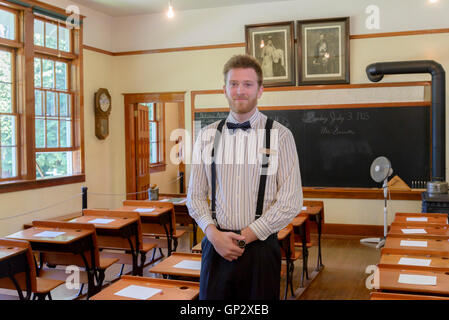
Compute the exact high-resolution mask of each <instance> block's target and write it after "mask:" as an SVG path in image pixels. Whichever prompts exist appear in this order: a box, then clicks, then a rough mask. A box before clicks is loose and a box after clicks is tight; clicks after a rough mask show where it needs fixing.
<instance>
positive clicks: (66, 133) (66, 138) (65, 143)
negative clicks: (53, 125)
mask: <svg viewBox="0 0 449 320" xmlns="http://www.w3.org/2000/svg"><path fill="white" fill-rule="evenodd" d="M59 125H60V126H61V129H60V130H61V132H60V137H59V141H60V147H61V148H65V147H71V146H72V137H71V136H72V135H71V131H72V130H71V129H72V128H71V125H72V122H71V121H64V120H63V121H60V122H59Z"/></svg>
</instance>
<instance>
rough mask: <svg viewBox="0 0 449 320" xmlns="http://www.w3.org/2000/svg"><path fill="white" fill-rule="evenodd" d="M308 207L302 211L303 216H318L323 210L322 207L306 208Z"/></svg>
mask: <svg viewBox="0 0 449 320" xmlns="http://www.w3.org/2000/svg"><path fill="white" fill-rule="evenodd" d="M304 207H306V209H305V210H302V209H301V214H308V215H317V214H318V213H320V211H321V210H323V207H322V206H304Z"/></svg>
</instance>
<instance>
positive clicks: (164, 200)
mask: <svg viewBox="0 0 449 320" xmlns="http://www.w3.org/2000/svg"><path fill="white" fill-rule="evenodd" d="M159 201H160V202H167V201H170V199H162V200H159Z"/></svg>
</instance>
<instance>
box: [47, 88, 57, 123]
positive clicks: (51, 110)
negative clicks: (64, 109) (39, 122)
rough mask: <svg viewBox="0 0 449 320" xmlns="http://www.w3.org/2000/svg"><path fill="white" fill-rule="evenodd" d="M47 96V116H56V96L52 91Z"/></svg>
mask: <svg viewBox="0 0 449 320" xmlns="http://www.w3.org/2000/svg"><path fill="white" fill-rule="evenodd" d="M46 95H47V104H46V107H47V109H46V115H47V116H50V117H51V116H53V117H55V116H56V101H55V100H56V94H55V93H54V92H51V91H47V92H46Z"/></svg>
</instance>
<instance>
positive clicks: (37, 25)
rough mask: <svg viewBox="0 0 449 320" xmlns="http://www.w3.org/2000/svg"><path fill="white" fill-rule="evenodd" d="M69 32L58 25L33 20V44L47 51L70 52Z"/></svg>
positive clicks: (51, 22)
mask: <svg viewBox="0 0 449 320" xmlns="http://www.w3.org/2000/svg"><path fill="white" fill-rule="evenodd" d="M70 43H71V41H70V30H69V29H68V28H66V27H64V26H61V25H60V24H59V23H56V22H53V21H45V20H42V19H37V18H36V19H34V44H35V45H36V46H41V47H45V48H49V49H55V50H60V51H66V52H71V48H70Z"/></svg>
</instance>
